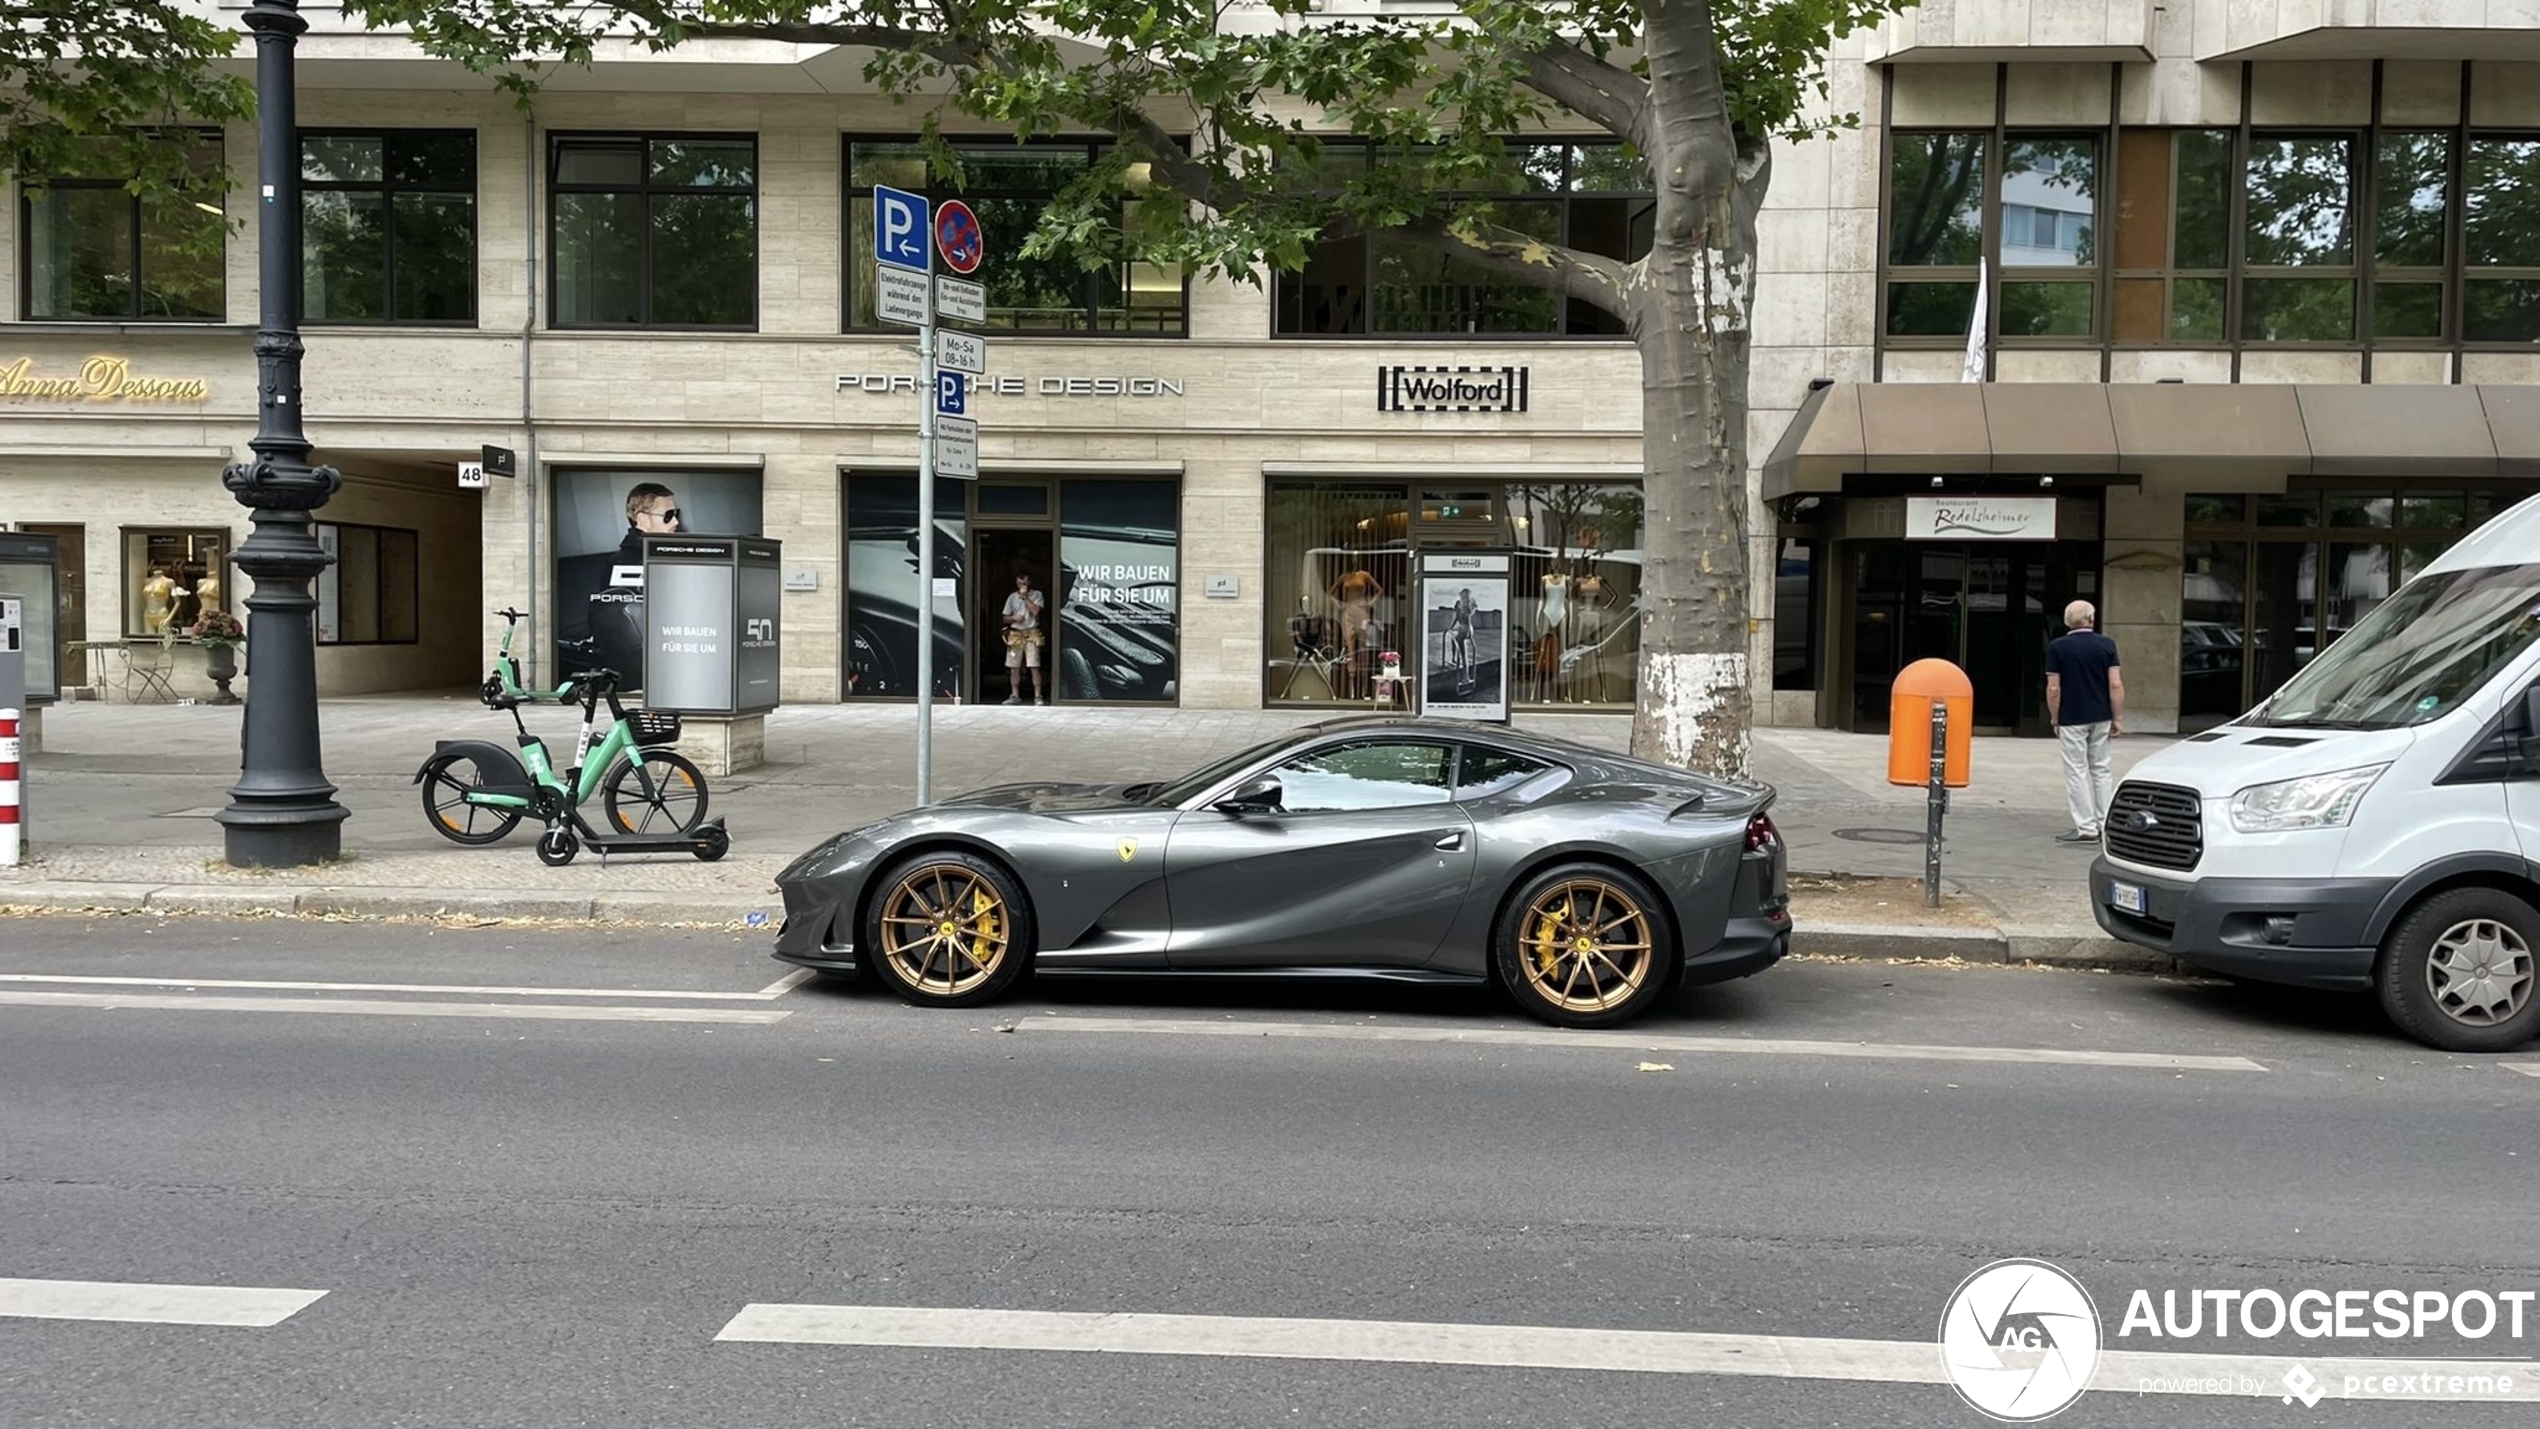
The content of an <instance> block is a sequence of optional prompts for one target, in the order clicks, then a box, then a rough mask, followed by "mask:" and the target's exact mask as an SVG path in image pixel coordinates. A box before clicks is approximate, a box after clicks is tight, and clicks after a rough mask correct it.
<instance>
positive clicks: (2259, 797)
mask: <svg viewBox="0 0 2540 1429" xmlns="http://www.w3.org/2000/svg"><path fill="white" fill-rule="evenodd" d="M2389 767H2390V766H2389V765H2387V764H2373V765H2367V766H2366V767H2364V768H2362V769H2341V770H2339V771H2337V772H2336V773H2334V774H2306V775H2304V776H2302V777H2301V778H2299V779H2286V780H2283V781H2282V782H2280V783H2275V784H2253V785H2251V786H2250V787H2248V788H2246V789H2243V790H2241V791H2240V792H2239V793H2237V794H2234V795H2232V796H2231V826H2232V827H2233V828H2235V829H2238V830H2239V831H2240V832H2242V833H2244V834H2276V833H2284V832H2287V831H2289V830H2293V829H2342V828H2344V827H2346V825H2347V824H2348V823H2349V822H2350V821H2352V820H2353V819H2354V817H2355V806H2356V805H2357V804H2360V803H2362V802H2363V801H2364V791H2365V790H2367V789H2369V788H2371V787H2372V784H2373V781H2374V780H2376V779H2378V778H2380V777H2381V771H2383V770H2385V769H2387V768H2389Z"/></svg>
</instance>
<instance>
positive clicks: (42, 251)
mask: <svg viewBox="0 0 2540 1429" xmlns="http://www.w3.org/2000/svg"><path fill="white" fill-rule="evenodd" d="M188 158H189V160H190V163H191V167H192V170H193V172H194V173H195V174H196V175H198V176H199V180H200V186H199V187H197V188H194V189H191V190H189V191H187V192H185V193H182V194H168V195H152V196H149V197H146V198H143V197H135V196H134V195H133V194H132V193H131V192H130V191H128V190H127V189H126V188H125V187H124V176H123V175H121V174H115V173H109V172H106V162H105V160H104V158H103V157H102V151H100V158H99V159H98V161H97V162H96V163H93V164H89V165H86V166H84V167H83V169H82V170H81V171H79V172H75V173H71V174H67V175H64V176H62V177H59V178H55V179H52V180H50V181H49V182H47V183H46V184H45V186H44V188H43V189H42V191H41V192H36V191H33V190H28V191H26V192H25V196H24V198H23V199H22V201H21V203H20V206H19V231H20V232H22V233H23V234H25V241H24V248H23V267H22V271H23V272H24V273H25V275H26V276H25V278H24V280H23V281H24V287H23V289H22V291H21V293H20V302H19V309H18V310H19V311H20V312H21V313H22V314H24V315H25V316H26V317H27V318H29V319H31V320H37V321H45V320H55V321H59V320H107V321H124V322H218V321H220V320H222V319H223V318H226V317H227V316H228V307H229V299H228V287H227V282H226V278H225V268H226V264H227V259H226V254H225V252H224V249H225V245H226V241H227V238H226V236H227V230H228V218H227V216H226V214H225V212H224V211H223V209H222V207H221V186H222V183H223V177H222V170H221V141H220V136H219V135H217V134H206V135H202V136H200V137H199V138H198V139H197V140H196V142H195V143H194V145H193V146H192V150H191V153H190V154H189V155H188Z"/></svg>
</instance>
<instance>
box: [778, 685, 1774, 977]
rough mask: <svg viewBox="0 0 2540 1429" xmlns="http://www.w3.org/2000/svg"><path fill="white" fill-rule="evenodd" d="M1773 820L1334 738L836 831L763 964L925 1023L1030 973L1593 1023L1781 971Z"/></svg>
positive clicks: (1397, 737)
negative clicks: (1482, 988) (929, 1010)
mask: <svg viewBox="0 0 2540 1429" xmlns="http://www.w3.org/2000/svg"><path fill="white" fill-rule="evenodd" d="M1772 801H1773V791H1772V789H1771V788H1770V787H1769V786H1764V785H1757V784H1745V783H1734V782H1728V781H1723V780H1718V779H1709V778H1704V777H1702V776H1700V775H1696V774H1690V773H1687V772H1685V771H1684V770H1681V769H1673V768H1669V767H1667V766H1665V765H1660V764H1652V763H1646V762H1643V761H1641V760H1636V759H1631V758H1627V757H1625V756H1623V755H1620V754H1612V753H1608V752H1605V751H1603V750H1597V749H1590V748H1587V747H1584V746H1581V745H1577V744H1572V743H1569V742H1566V741H1563V740H1557V739H1549V738H1543V737H1539V736H1536V735H1532V734H1526V733H1521V732H1517V731H1514V730H1511V729H1508V728H1503V727H1500V726H1496V725H1487V724H1465V723H1457V722H1450V721H1443V720H1430V719H1415V718H1383V717H1375V718H1356V719H1344V720H1336V721H1331V722H1327V723H1323V724H1317V725H1312V726H1308V727H1306V728H1303V729H1300V730H1298V731H1296V732H1295V733H1293V734H1289V735H1286V736H1283V737H1281V738H1279V739H1275V740H1272V741H1270V742H1268V743H1266V744H1261V745H1258V746H1255V747H1254V748H1251V749H1247V750H1245V751H1243V752H1242V753H1240V754H1236V755H1233V756H1231V757H1229V758H1226V759H1221V760H1219V761H1217V762H1216V763H1213V764H1210V765H1208V766H1207V767H1205V768H1202V769H1198V770H1194V771H1192V772H1191V773H1189V774H1185V775H1183V776H1182V777H1180V778H1177V779H1155V780H1148V781H1145V782H1141V783H1124V784H1056V783H1020V784H1001V785H998V786H996V787H994V788H988V789H980V790H977V791H976V792H973V793H969V794H964V795H961V796H960V797H958V798H953V799H946V800H943V801H941V802H938V803H933V804H929V805H926V806H925V807H922V808H916V809H910V810H908V811H906V812H904V813H899V814H894V815H892V816H890V817H889V818H886V819H883V820H880V821H879V822H876V823H871V824H866V825H864V826H863V827H861V828H856V829H850V830H848V831H847V832H845V833H842V834H839V835H838V836H836V837H835V838H832V839H829V840H827V841H826V842H824V843H822V844H820V845H819V846H818V847H816V848H814V849H812V850H811V851H810V852H808V853H805V854H804V855H803V856H802V857H801V858H798V859H796V860H794V862H793V863H792V864H791V865H790V866H789V867H787V868H786V869H785V871H784V872H783V873H781V874H779V875H778V876H777V886H778V887H779V888H780V889H781V890H782V891H783V893H784V896H785V923H784V927H783V930H782V931H781V932H780V933H779V935H778V937H777V942H776V956H777V957H778V958H780V959H782V960H784V961H786V962H789V963H795V964H798V965H800V966H803V967H808V968H817V969H820V970H821V971H823V972H827V973H832V974H847V975H857V976H865V977H871V978H875V979H878V980H879V981H880V982H881V983H882V984H883V985H884V986H886V987H888V988H890V989H891V990H892V991H893V992H895V993H898V994H899V995H900V996H902V997H904V998H906V999H908V1000H909V1001H911V1002H915V1003H919V1004H923V1005H929V1006H941V1007H959V1006H967V1005H969V1004H973V1003H978V1002H984V1001H987V1000H988V999H991V998H994V997H996V996H998V995H999V994H1001V993H1003V992H1005V991H1007V990H1008V989H1009V988H1011V987H1012V986H1013V985H1014V983H1015V980H1016V979H1017V978H1019V977H1022V976H1023V975H1024V974H1025V973H1026V972H1029V971H1038V972H1040V973H1050V974H1056V973H1067V974H1115V975H1116V974H1139V975H1148V976H1153V975H1164V976H1169V977H1191V976H1211V975H1216V976H1228V975H1239V976H1245V977H1262V976H1274V975H1279V976H1316V977H1347V978H1388V979H1396V980H1402V981H1416V982H1437V983H1481V982H1485V981H1488V982H1495V983H1497V984H1498V985H1499V986H1500V987H1502V988H1504V989H1506V991H1507V992H1508V994H1509V995H1510V996H1511V997H1513V998H1514V999H1515V1000H1516V1001H1517V1003H1518V1004H1519V1005H1520V1006H1522V1007H1523V1008H1525V1009H1526V1010H1527V1011H1528V1012H1530V1013H1533V1014H1534V1015H1535V1016H1537V1017H1540V1018H1542V1019H1544V1020H1545V1021H1547V1022H1553V1023H1558V1024H1561V1025H1564V1026H1570V1027H1595V1026H1602V1025H1606V1024H1609V1023H1615V1022H1620V1021H1623V1020H1624V1019H1626V1018H1629V1017H1632V1016H1634V1015H1635V1014H1637V1013H1640V1012H1642V1011H1644V1010H1646V1009H1647V1008H1649V1007H1650V1006H1651V1005H1652V1004H1654V1003H1656V1002H1658V1001H1659V1000H1661V999H1663V998H1665V997H1667V996H1668V995H1669V994H1670V992H1671V991H1673V990H1674V989H1676V988H1679V987H1682V986H1685V985H1687V984H1689V983H1711V982H1720V981H1724V980H1726V979H1729V978H1734V977H1743V976H1745V975H1747V974H1749V973H1753V972H1757V971H1760V970H1762V969H1763V968H1765V967H1768V966H1770V965H1771V964H1772V963H1773V962H1774V961H1775V960H1777V959H1779V958H1780V957H1781V956H1782V955H1783V954H1784V953H1785V952H1787V951H1788V950H1789V947H1790V912H1789V892H1788V884H1787V880H1786V877H1785V855H1784V852H1783V848H1782V841H1781V838H1780V836H1779V835H1778V834H1777V833H1776V832H1775V831H1774V829H1773V823H1772V820H1771V819H1770V818H1769V817H1767V814H1766V810H1767V809H1768V808H1769V806H1770V805H1771V804H1772Z"/></svg>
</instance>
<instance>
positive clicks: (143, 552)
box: [123, 527, 229, 640]
mask: <svg viewBox="0 0 2540 1429" xmlns="http://www.w3.org/2000/svg"><path fill="white" fill-rule="evenodd" d="M228 578H229V533H228V532H227V531H224V530H221V529H220V528H218V527H209V528H205V529H199V530H192V529H178V530H163V529H151V528H139V527H126V528H125V529H124V532H123V633H124V635H125V636H126V637H128V638H131V639H138V640H157V639H161V638H163V637H165V636H168V635H170V634H176V635H182V634H183V633H184V632H185V629H186V627H188V626H190V625H192V624H194V622H196V621H198V620H200V619H202V618H203V612H204V611H206V610H226V609H228V608H229V602H228V600H227V598H226V596H225V594H224V592H226V590H227V589H228Z"/></svg>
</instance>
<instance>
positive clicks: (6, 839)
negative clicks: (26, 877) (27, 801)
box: [0, 710, 25, 868]
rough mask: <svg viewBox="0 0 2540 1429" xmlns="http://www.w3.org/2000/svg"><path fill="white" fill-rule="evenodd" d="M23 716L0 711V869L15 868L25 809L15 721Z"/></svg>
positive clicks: (16, 711)
mask: <svg viewBox="0 0 2540 1429" xmlns="http://www.w3.org/2000/svg"><path fill="white" fill-rule="evenodd" d="M23 717H24V715H23V713H22V712H21V711H18V710H0V868H15V867H17V866H18V848H19V844H18V812H19V810H20V809H22V808H23V807H24V804H23V803H22V802H21V801H20V799H19V797H18V790H19V779H20V778H21V776H22V771H23V769H24V764H23V762H22V760H23V753H22V751H23V750H24V748H25V745H24V743H23V741H21V740H20V739H19V737H18V721H19V720H20V719H21V718H23Z"/></svg>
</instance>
